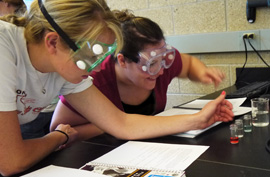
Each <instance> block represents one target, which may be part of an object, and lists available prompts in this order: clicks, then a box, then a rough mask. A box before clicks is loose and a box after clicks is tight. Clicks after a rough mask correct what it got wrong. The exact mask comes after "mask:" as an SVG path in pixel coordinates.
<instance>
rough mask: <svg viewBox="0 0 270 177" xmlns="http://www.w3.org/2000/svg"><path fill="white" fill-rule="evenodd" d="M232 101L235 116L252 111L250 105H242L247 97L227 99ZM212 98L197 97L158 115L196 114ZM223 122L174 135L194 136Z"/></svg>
mask: <svg viewBox="0 0 270 177" xmlns="http://www.w3.org/2000/svg"><path fill="white" fill-rule="evenodd" d="M227 100H228V101H230V102H231V103H232V105H233V113H234V115H235V116H239V115H243V114H246V113H248V112H250V111H251V108H250V107H240V105H241V104H243V102H244V101H245V100H246V98H234V99H227ZM210 101H212V100H201V99H197V100H194V101H192V102H189V103H187V104H184V105H181V106H178V107H177V108H171V109H168V110H166V111H163V112H161V113H159V114H157V116H172V115H184V114H195V113H197V112H199V111H200V110H201V109H202V108H203V107H204V106H205V105H206V104H207V103H208V102H210ZM220 123H221V122H216V123H214V124H212V125H211V126H209V127H207V128H205V129H201V130H190V131H187V132H184V133H178V134H175V135H174V136H179V137H185V138H194V137H196V136H198V135H200V134H201V133H203V132H205V131H206V130H208V129H210V128H212V127H215V126H217V125H218V124H220Z"/></svg>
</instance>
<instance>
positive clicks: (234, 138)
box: [230, 124, 239, 144]
mask: <svg viewBox="0 0 270 177" xmlns="http://www.w3.org/2000/svg"><path fill="white" fill-rule="evenodd" d="M230 131H231V137H230V142H231V144H238V142H239V138H238V136H237V125H235V124H231V125H230Z"/></svg>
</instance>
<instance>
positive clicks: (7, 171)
mask: <svg viewBox="0 0 270 177" xmlns="http://www.w3.org/2000/svg"><path fill="white" fill-rule="evenodd" d="M24 170H26V169H21V168H20V167H15V166H14V165H10V166H9V167H6V166H1V169H0V174H1V175H2V176H12V175H15V174H17V173H20V172H23V171H24Z"/></svg>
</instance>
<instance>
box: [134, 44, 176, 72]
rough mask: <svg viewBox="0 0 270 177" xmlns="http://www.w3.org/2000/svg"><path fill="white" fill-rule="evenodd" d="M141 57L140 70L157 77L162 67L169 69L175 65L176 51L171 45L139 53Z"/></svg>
mask: <svg viewBox="0 0 270 177" xmlns="http://www.w3.org/2000/svg"><path fill="white" fill-rule="evenodd" d="M139 57H140V61H139V62H138V66H139V68H140V69H141V70H142V71H144V72H148V74H150V75H156V74H157V73H158V72H159V71H160V70H161V68H162V67H163V68H165V69H167V68H169V67H170V66H171V65H172V64H173V61H174V59H175V49H174V48H173V47H172V46H170V45H169V44H165V45H164V46H163V47H161V48H158V49H151V50H144V51H142V52H139Z"/></svg>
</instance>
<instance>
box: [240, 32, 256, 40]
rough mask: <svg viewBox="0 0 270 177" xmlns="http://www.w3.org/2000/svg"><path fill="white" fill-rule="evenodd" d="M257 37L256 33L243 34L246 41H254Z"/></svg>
mask: <svg viewBox="0 0 270 177" xmlns="http://www.w3.org/2000/svg"><path fill="white" fill-rule="evenodd" d="M254 36H255V34H254V33H244V34H243V38H246V39H253V38H254Z"/></svg>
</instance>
